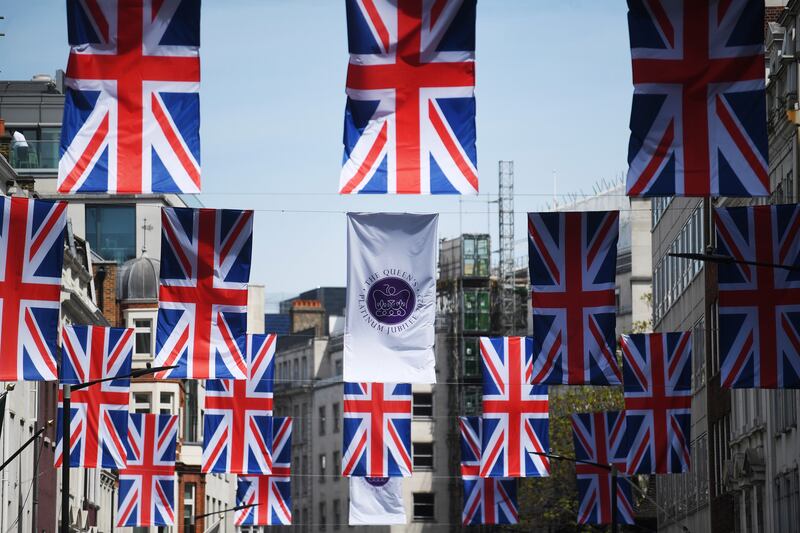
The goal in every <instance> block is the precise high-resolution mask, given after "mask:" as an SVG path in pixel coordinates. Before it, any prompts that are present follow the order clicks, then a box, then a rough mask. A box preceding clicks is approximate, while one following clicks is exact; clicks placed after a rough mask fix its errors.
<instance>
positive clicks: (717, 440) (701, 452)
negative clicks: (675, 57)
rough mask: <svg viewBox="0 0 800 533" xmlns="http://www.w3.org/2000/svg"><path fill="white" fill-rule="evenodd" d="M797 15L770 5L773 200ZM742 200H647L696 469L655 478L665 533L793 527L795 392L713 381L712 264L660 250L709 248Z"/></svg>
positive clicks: (791, 179)
mask: <svg viewBox="0 0 800 533" xmlns="http://www.w3.org/2000/svg"><path fill="white" fill-rule="evenodd" d="M784 4H786V5H785V7H784ZM798 15H800V3H798V2H797V1H795V0H792V1H790V2H788V4H787V3H786V2H781V1H775V2H770V1H768V2H767V27H766V43H767V58H766V64H767V109H768V125H767V126H768V135H769V159H770V166H769V173H770V182H771V188H772V190H773V191H774V192H773V194H772V196H771V197H770V198H769V199H768V200H767V201H769V202H770V203H785V202H797V198H798V196H797V194H798V191H797V182H796V179H795V176H796V174H797V162H798V137H797V135H798V128H797V126H798V123H800V121H798V115H797V111H798V104H797V102H798V97H797V86H798V70H797V58H796V51H797V21H798V20H797V19H798ZM763 202H764V200H763V199H761V200H759V199H754V200H753V201H752V202H751V203H763ZM746 203H747V202H745V201H743V200H741V199H740V200H735V199H729V198H719V199H713V200H710V199H705V200H703V199H688V198H675V199H667V198H657V199H654V200H653V221H652V242H653V265H654V272H653V279H654V291H653V323H654V330H656V331H680V330H692V331H693V332H694V351H693V358H694V359H693V366H694V372H693V379H692V389H693V393H694V395H693V401H692V441H691V442H692V465H693V468H692V471H691V472H689V473H686V474H680V475H670V476H659V478H658V500H659V504H660V509H659V529H663V530H664V531H675V532H678V531H684V528H688V529H689V530H691V531H741V532H750V531H753V532H769V533H771V532H783V531H797V530H798V527H800V526H798V524H800V492H799V489H800V487H799V486H800V478H798V463H799V462H800V437H799V436H798V431H797V411H798V408H800V394H798V391H791V390H784V391H781V390H758V389H748V390H728V389H723V388H721V387H720V373H719V368H720V352H719V342H718V330H717V323H718V322H717V272H716V268H715V266H714V265H713V264H706V265H705V266H704V265H703V264H702V263H700V262H697V261H689V260H684V259H676V258H672V257H667V255H666V254H667V253H669V252H697V253H702V252H704V251H705V250H706V248H707V247H709V246H710V247H712V249H713V247H714V246H715V243H714V227H713V220H712V217H711V213H712V210H713V208H714V207H723V206H725V207H727V206H734V205H746Z"/></svg>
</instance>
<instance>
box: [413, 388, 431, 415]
mask: <svg viewBox="0 0 800 533" xmlns="http://www.w3.org/2000/svg"><path fill="white" fill-rule="evenodd" d="M412 398H413V407H412V409H413V414H414V416H424V417H431V416H433V394H432V393H430V392H415V393H414V394H413V395H412Z"/></svg>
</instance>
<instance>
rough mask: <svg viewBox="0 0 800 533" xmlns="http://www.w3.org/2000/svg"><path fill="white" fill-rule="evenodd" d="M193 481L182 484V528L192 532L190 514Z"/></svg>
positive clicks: (192, 503) (192, 512)
mask: <svg viewBox="0 0 800 533" xmlns="http://www.w3.org/2000/svg"><path fill="white" fill-rule="evenodd" d="M194 495H195V485H194V483H186V484H184V486H183V530H184V531H185V532H186V533H193V532H194V526H193V525H192V515H194Z"/></svg>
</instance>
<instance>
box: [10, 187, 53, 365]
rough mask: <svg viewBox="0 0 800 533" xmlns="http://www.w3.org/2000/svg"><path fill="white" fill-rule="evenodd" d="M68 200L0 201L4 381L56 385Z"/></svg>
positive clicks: (21, 199)
mask: <svg viewBox="0 0 800 533" xmlns="http://www.w3.org/2000/svg"><path fill="white" fill-rule="evenodd" d="M66 223H67V204H66V203H65V202H55V203H53V202H44V201H42V200H30V199H28V198H6V197H0V320H1V321H2V323H1V324H0V353H2V354H3V357H0V380H1V381H23V380H25V381H55V380H56V377H57V374H58V372H57V369H56V357H55V353H56V344H57V337H58V312H59V304H60V301H61V266H62V264H63V261H64V228H65V226H66Z"/></svg>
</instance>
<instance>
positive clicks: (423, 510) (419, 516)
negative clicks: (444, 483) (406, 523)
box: [413, 492, 434, 522]
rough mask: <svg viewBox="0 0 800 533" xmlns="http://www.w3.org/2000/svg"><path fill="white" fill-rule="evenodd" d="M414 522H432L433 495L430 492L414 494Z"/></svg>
mask: <svg viewBox="0 0 800 533" xmlns="http://www.w3.org/2000/svg"><path fill="white" fill-rule="evenodd" d="M413 496H414V521H415V522H432V521H433V519H434V514H433V510H434V495H433V493H432V492H415V493H414V494H413Z"/></svg>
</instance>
